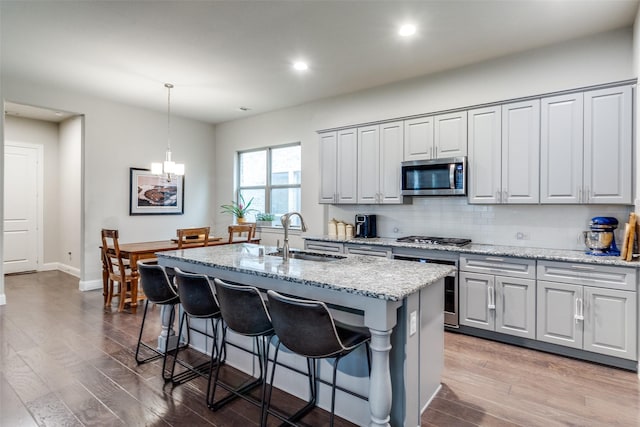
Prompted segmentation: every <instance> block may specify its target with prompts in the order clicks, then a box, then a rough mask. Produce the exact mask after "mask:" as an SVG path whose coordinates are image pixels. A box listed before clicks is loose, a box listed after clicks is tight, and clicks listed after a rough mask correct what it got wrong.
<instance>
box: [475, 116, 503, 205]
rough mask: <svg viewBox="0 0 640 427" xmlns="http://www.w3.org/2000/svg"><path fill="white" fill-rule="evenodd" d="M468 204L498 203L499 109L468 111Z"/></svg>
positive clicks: (500, 132)
mask: <svg viewBox="0 0 640 427" xmlns="http://www.w3.org/2000/svg"><path fill="white" fill-rule="evenodd" d="M468 116H469V119H468V120H469V158H468V161H469V168H468V169H469V172H468V174H467V185H468V187H469V203H500V191H501V188H502V185H501V178H500V177H501V166H500V165H501V163H500V159H501V150H502V148H501V141H502V119H501V109H500V107H499V106H496V107H489V108H479V109H476V110H470V111H469V112H468Z"/></svg>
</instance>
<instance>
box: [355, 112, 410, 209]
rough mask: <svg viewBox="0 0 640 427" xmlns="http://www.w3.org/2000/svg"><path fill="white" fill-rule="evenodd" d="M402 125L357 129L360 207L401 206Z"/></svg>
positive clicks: (397, 123) (398, 123)
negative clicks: (376, 205)
mask: <svg viewBox="0 0 640 427" xmlns="http://www.w3.org/2000/svg"><path fill="white" fill-rule="evenodd" d="M403 133H404V127H403V122H392V123H383V124H380V125H373V126H366V127H361V128H358V203H363V204H364V203H370V204H374V203H375V204H393V203H402V200H403V198H402V196H401V190H402V189H401V183H400V177H401V175H400V163H401V162H402V155H403V141H404V137H403Z"/></svg>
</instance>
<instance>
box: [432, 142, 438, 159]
mask: <svg viewBox="0 0 640 427" xmlns="http://www.w3.org/2000/svg"><path fill="white" fill-rule="evenodd" d="M434 151H435V154H434V156H433V158H434V159H437V158H438V146H437V145H436V147H435V148H434Z"/></svg>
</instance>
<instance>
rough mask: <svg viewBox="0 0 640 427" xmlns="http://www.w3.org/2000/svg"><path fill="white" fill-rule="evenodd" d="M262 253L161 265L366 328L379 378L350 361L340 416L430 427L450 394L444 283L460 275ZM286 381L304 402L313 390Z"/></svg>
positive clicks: (187, 252)
mask: <svg viewBox="0 0 640 427" xmlns="http://www.w3.org/2000/svg"><path fill="white" fill-rule="evenodd" d="M259 248H260V246H258V245H251V244H235V245H221V246H212V247H206V248H191V249H184V250H176V251H167V252H159V253H157V254H156V255H157V257H158V262H159V264H161V265H164V266H169V267H176V268H180V269H181V270H184V271H190V272H195V273H202V274H206V275H208V276H210V277H218V278H220V279H222V280H228V281H233V282H238V283H243V284H247V285H253V286H257V287H259V288H261V289H273V290H276V291H278V292H283V293H286V294H289V295H295V296H299V297H302V298H311V299H317V300H321V301H325V302H327V303H329V304H331V305H332V307H336V309H335V311H336V313H335V314H336V315H342V316H346V317H347V318H348V321H350V322H351V323H353V324H358V325H361V326H362V325H363V326H366V327H367V328H369V331H370V333H371V343H370V351H371V371H370V374H368V372H367V370H366V368H364V373H362V372H361V371H362V370H363V367H366V366H367V362H366V357H365V355H364V354H363V352H354V353H352V354H350V355H349V356H347V357H345V361H344V362H341V363H340V368H339V369H340V370H341V373H340V376H339V378H340V379H339V382H340V387H342V388H343V389H345V390H347V391H348V393H340V394H338V396H337V399H336V405H337V406H336V414H337V415H339V416H341V417H344V418H347V419H348V420H350V421H351V422H353V423H355V424H357V425H370V426H389V425H393V426H411V427H415V426H417V425H420V415H421V413H422V412H423V411H424V409H425V408H426V407H427V406H428V405H429V403H430V402H431V399H433V397H435V395H436V393H437V392H438V390H439V389H440V379H441V376H442V370H443V368H444V328H443V327H442V325H443V323H444V307H443V299H444V298H443V294H444V277H445V276H447V275H448V274H449V273H450V272H451V271H452V270H453V267H450V266H445V265H438V264H422V263H398V262H396V261H393V260H390V259H386V258H377V257H368V256H359V255H344V258H343V259H338V260H334V261H327V262H318V261H309V260H300V259H289V260H288V261H287V262H285V261H283V260H282V258H280V257H276V256H269V255H264V256H260V255H259ZM272 251H275V248H270V247H266V248H265V251H264V252H265V254H266V253H270V252H272ZM167 311H168V310H167ZM167 318H168V316H166V315H164V316H163V330H165V331H167V336H170V335H171V331H172V325H169V324H168V321H166V319H167ZM340 320H343V321H344V320H345V319H344V318H341V319H340ZM165 323H166V324H165ZM235 338H237V339H238V340H240V339H242V338H244V339H246V337H239V336H238V337H235ZM238 342H239V343H241V341H238ZM192 345H193V340H192ZM249 345H250V344H249ZM210 346H211V343H209V344H208V347H210ZM208 347H207V344H205V345H204V347H200V348H201V349H202V350H203V351H209V350H208ZM229 351H233V348H231V349H229ZM356 353H357V354H356ZM289 356H291V358H292V360H291V363H292V364H296V363H298V362H299V360H295V359H294V357H295V358H297V359H300V357H299V356H295V355H291V354H290V355H289ZM349 358H351V359H350V361H349V360H348V359H349ZM231 360H232V361H233V363H234V366H235V367H236V368H238V369H241V370H243V371H244V372H247V373H249V374H252V364H251V363H252V359H250V360H248V361H244V360H242V359H241V357H240V356H238V355H236V354H233V357H231V356H229V357H228V358H227V363H231V362H230V361H231ZM279 360H280V359H279ZM325 363H326V364H327V365H326V366H320V368H319V375H320V377H321V378H322V377H323V376H324V377H326V376H327V375H328V374H327V373H330V372H331V369H330V368H331V367H330V365H328V364H329V363H330V362H328V361H325ZM343 363H344V368H343ZM343 369H344V371H343ZM280 372H281V373H279V374H278V376H277V377H278V378H276V381H275V384H274V386H275V387H279V388H282V389H284V390H286V391H288V392H289V393H291V394H292V395H296V396H302V398H304V396H305V391H304V388H303V389H301V390H300V389H296V388H295V387H299V385H300V384H302V385H305V384H306V380H305V379H304V378H301V377H299V374H296V373H295V372H292V371H289V373H288V374H287V373H286V372H287V370H281V371H280ZM282 372H285V374H283V373H282ZM358 372H360V373H358ZM326 380H327V378H325V381H326ZM278 381H280V382H278ZM328 396H330V394H329V390H328V389H327V388H326V387H320V391H319V405H320V406H322V407H324V408H325V409H327V408H328V404H329V401H330V399H328ZM357 396H363V397H361V398H360V397H357Z"/></svg>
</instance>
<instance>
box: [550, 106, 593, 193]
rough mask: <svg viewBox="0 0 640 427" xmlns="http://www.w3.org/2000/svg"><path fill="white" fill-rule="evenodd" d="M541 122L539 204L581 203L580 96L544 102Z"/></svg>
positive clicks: (581, 138)
mask: <svg viewBox="0 0 640 427" xmlns="http://www.w3.org/2000/svg"><path fill="white" fill-rule="evenodd" d="M540 121H541V124H540V125H541V136H540V201H541V202H542V203H580V202H581V201H582V195H583V193H584V190H583V184H582V174H583V95H582V93H574V94H569V95H560V96H554V97H550V98H543V99H542V103H541V120H540Z"/></svg>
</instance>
